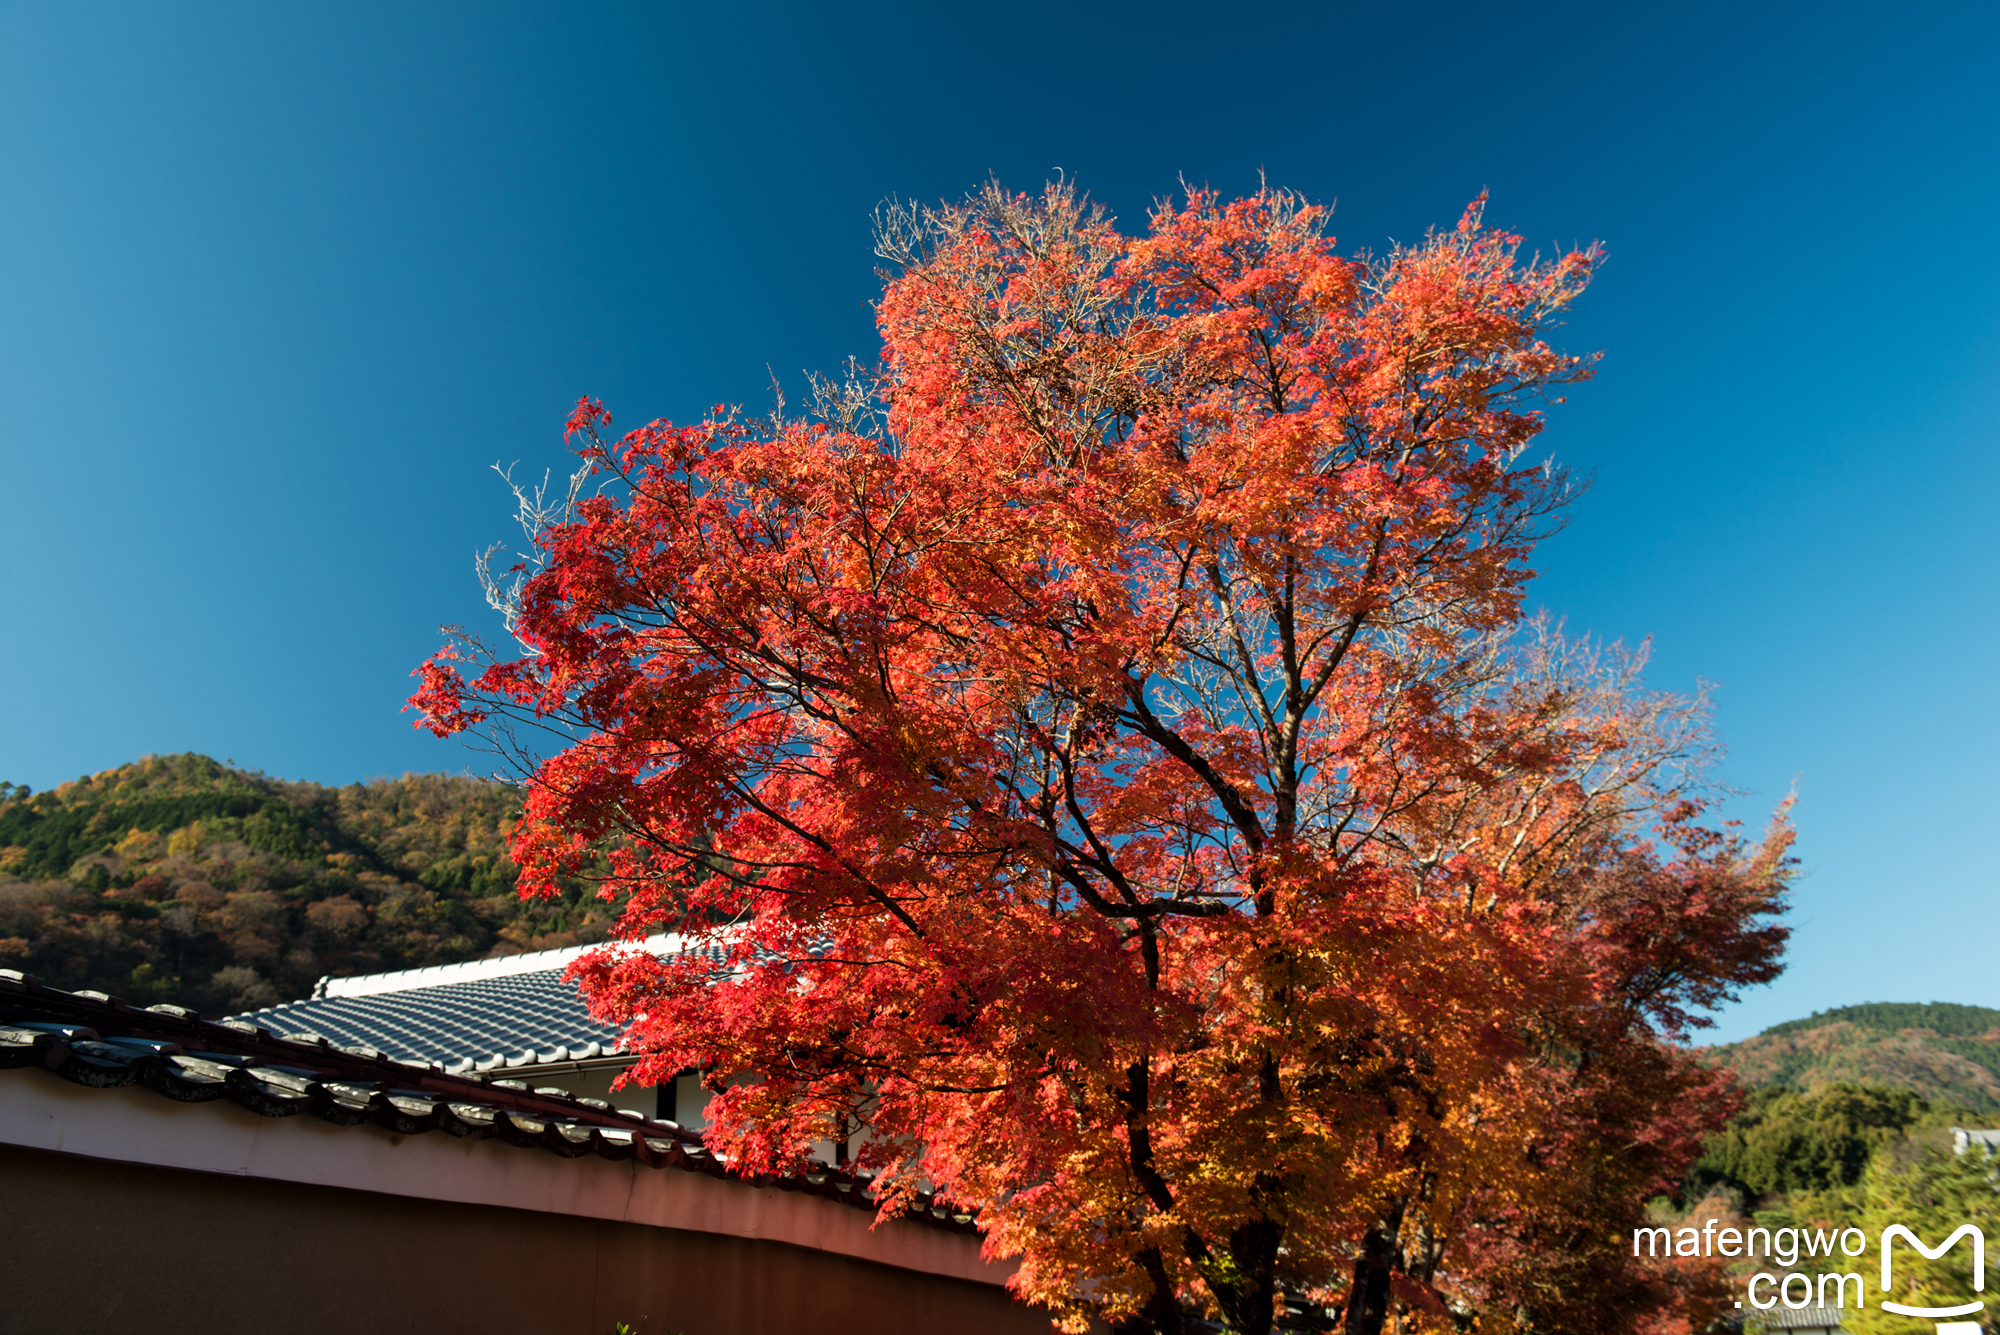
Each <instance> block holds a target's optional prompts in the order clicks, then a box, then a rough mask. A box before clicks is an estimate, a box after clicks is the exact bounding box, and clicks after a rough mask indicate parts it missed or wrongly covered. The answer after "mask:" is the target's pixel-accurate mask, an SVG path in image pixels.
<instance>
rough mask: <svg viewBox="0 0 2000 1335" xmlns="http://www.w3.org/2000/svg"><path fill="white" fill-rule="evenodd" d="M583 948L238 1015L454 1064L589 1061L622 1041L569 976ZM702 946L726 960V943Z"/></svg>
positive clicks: (318, 991) (675, 941)
mask: <svg viewBox="0 0 2000 1335" xmlns="http://www.w3.org/2000/svg"><path fill="white" fill-rule="evenodd" d="M645 946H646V948H648V949H651V950H654V951H655V952H658V953H667V952H669V951H677V950H681V949H684V948H686V947H685V946H684V945H683V943H682V941H681V940H680V939H679V938H675V937H653V938H651V939H650V940H648V941H647V942H646V943H645ZM587 949H590V947H583V946H579V947H574V948H570V949H566V950H545V951H538V952H535V953H533V954H527V955H510V956H505V957H503V958H500V959H492V960H471V961H467V962H466V963H463V964H446V965H438V966H434V967H431V968H425V969H405V970H402V971H400V972H397V973H383V974H369V975H364V976H362V977H357V978H322V979H321V980H320V983H319V986H318V987H317V988H315V989H314V995H313V997H312V998H311V999H309V1000H306V1001H291V1002H286V1003H284V1004H283V1005H279V1006H271V1007H268V1008H266V1009H264V1010H259V1011H251V1012H249V1013H247V1014H244V1015H241V1016H238V1017H236V1018H238V1019H241V1020H243V1021H245V1022H247V1023H250V1024H254V1025H257V1026H259V1027H261V1028H264V1029H268V1030H270V1031H271V1032H272V1033H274V1034H279V1035H285V1034H300V1035H304V1036H306V1037H307V1038H309V1039H311V1038H325V1039H327V1040H328V1041H329V1042H332V1043H333V1044H335V1045H337V1046H341V1047H369V1048H377V1049H380V1050H381V1051H382V1052H385V1053H387V1054H388V1055H389V1056H391V1057H395V1058H399V1059H401V1060H403V1061H415V1062H425V1063H436V1064H438V1065H440V1066H442V1067H444V1068H445V1069H446V1070H447V1071H451V1072H454V1073H463V1072H468V1071H482V1072H483V1071H495V1070H500V1069H502V1068H513V1067H521V1066H535V1065H547V1064H551V1063H555V1062H566V1061H588V1060H590V1059H592V1058H596V1057H607V1056H611V1055H614V1054H616V1053H618V1052H620V1051H622V1048H621V1047H620V1044H619V1031H618V1028H617V1026H615V1025H608V1024H601V1023H599V1022H598V1021H596V1020H593V1019H592V1018H591V1017H590V1012H589V1011H588V1010H587V1009H585V1007H584V1004H583V1001H582V1000H581V999H580V998H579V997H578V995H577V990H576V985H575V984H574V983H566V982H564V981H563V971H564V970H565V969H566V968H568V966H569V965H570V963H571V962H572V961H573V960H575V959H576V958H577V957H578V956H579V955H582V954H583V953H584V951H585V950H587ZM705 953H707V954H708V955H709V956H710V957H711V958H713V959H714V960H715V961H716V963H718V964H720V963H721V958H720V957H721V949H720V947H716V946H712V945H711V946H709V947H707V948H706V951H705Z"/></svg>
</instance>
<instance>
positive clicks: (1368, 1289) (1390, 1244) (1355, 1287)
mask: <svg viewBox="0 0 2000 1335" xmlns="http://www.w3.org/2000/svg"><path fill="white" fill-rule="evenodd" d="M1402 1226H1403V1205H1402V1202H1400V1201H1399V1202H1397V1204H1396V1208H1395V1209H1393V1210H1391V1211H1390V1212H1389V1216H1388V1217H1387V1218H1386V1219H1384V1220H1382V1222H1380V1223H1379V1224H1377V1225H1375V1227H1373V1228H1371V1229H1369V1230H1368V1232H1367V1234H1366V1236H1364V1237H1363V1238H1362V1239H1361V1254H1360V1255H1358V1256H1356V1257H1355V1258H1354V1282H1353V1284H1352V1286H1351V1287H1350V1288H1349V1289H1348V1291H1347V1314H1346V1319H1345V1320H1343V1321H1342V1322H1341V1325H1340V1329H1341V1335H1382V1327H1383V1326H1384V1325H1386V1324H1387V1322H1388V1320H1389V1278H1390V1276H1391V1275H1392V1274H1394V1273H1395V1269H1396V1243H1397V1234H1398V1233H1400V1232H1401V1230H1402Z"/></svg>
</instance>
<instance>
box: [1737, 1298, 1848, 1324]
mask: <svg viewBox="0 0 2000 1335" xmlns="http://www.w3.org/2000/svg"><path fill="white" fill-rule="evenodd" d="M1843 1315H1844V1313H1842V1312H1841V1310H1840V1309H1839V1308H1838V1307H1798V1308H1794V1307H1786V1306H1784V1305H1782V1304H1780V1305H1779V1306H1777V1307H1774V1308H1772V1309H1771V1310H1770V1311H1768V1312H1759V1313H1758V1314H1757V1316H1756V1323H1757V1324H1758V1325H1761V1326H1762V1327H1763V1328H1764V1329H1765V1330H1838V1329H1839V1328H1840V1318H1841V1317H1842V1316H1843Z"/></svg>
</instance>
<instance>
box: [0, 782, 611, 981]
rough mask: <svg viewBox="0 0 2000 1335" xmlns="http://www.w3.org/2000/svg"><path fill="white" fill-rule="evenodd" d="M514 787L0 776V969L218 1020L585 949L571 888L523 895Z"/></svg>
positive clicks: (587, 902) (584, 901)
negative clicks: (360, 978)
mask: <svg viewBox="0 0 2000 1335" xmlns="http://www.w3.org/2000/svg"><path fill="white" fill-rule="evenodd" d="M519 811H520V794H519V792H518V790H517V789H515V788H513V787H511V786H508V785H504V784H499V783H494V782H490V781H487V780H482V779H475V778H469V777H450V776H445V775H434V774H433V775H405V776H403V777H402V778H400V779H378V780H375V781H373V782H370V783H361V784H350V785H347V786H346V787H339V788H333V787H325V786H322V785H319V784H312V783H288V782H284V781H281V780H277V779H271V778H268V777H266V776H264V775H261V774H251V773H245V772H243V771H240V770H236V769H232V768H230V767H228V766H225V765H222V764H219V763H217V762H216V761H214V760H211V759H209V758H208V757H207V756H202V755H193V754H189V755H176V756H164V757H147V758H145V759H142V760H140V761H137V762H135V763H133V764H130V765H125V766H122V767H120V768H118V769H114V770H107V771H105V772H104V773H102V774H97V775H89V776H85V777H82V778H79V779H77V780H76V781H75V782H73V783H65V784H62V785H61V786H59V787H57V788H55V789H53V790H50V791H46V792H39V793H37V792H31V791H30V790H29V789H28V788H27V787H26V786H24V785H18V784H12V783H0V968H10V969H18V970H21V971H23V972H25V973H29V974H33V975H36V976H38V977H39V978H41V979H42V980H43V981H44V982H47V983H49V984H52V985H54V986H57V987H63V988H69V989H81V988H92V989H97V990H100V991H104V992H109V993H112V994H114V995H118V996H122V997H125V998H126V999H128V1000H130V1001H132V1002H134V1003H136V1004H141V1005H144V1004H150V1003H153V1002H159V1001H173V1002H178V1003H180V1004H183V1005H190V1006H194V1007H196V1008H198V1009H200V1010H202V1011H204V1012H208V1013H213V1014H225V1013H231V1012H235V1011H241V1010H247V1009H252V1008H255V1007H258V1006H266V1005H270V1004H272V1003H273V1002H277V1001H281V1000H286V999H290V998H296V997H302V996H305V995H307V993H308V992H309V991H310V990H311V988H312V986H313V983H314V982H315V981H316V980H317V979H318V978H319V977H320V976H321V975H323V974H351V973H367V972H373V971H377V970H383V969H398V968H411V967H417V966H421V965H428V964H440V963H447V962H450V961H455V960H462V959H469V958H477V957H480V956H484V955H489V954H503V953H511V952H514V951H520V950H533V949H545V948H549V947H554V946H563V945H574V944H578V943H582V942H588V941H596V940H601V939H603V937H604V935H605V932H606V930H607V929H608V927H609V925H610V923H611V921H612V919H613V917H614V911H615V910H614V906H612V905H608V904H605V903H602V902H600V901H598V900H597V899H596V898H595V897H594V895H592V894H591V893H590V892H589V890H588V888H587V886H586V885H584V884H583V883H582V882H579V883H577V884H574V885H570V886H566V887H565V888H564V893H563V894H562V896H561V897H560V898H559V899H552V900H531V901H526V902H524V901H522V900H521V899H520V898H519V896H518V895H517V894H516V893H515V879H516V875H517V872H516V869H515V867H514V864H513V862H512V861H510V860H509V858H508V856H507V849H506V836H507V832H508V830H509V829H510V828H511V826H512V824H513V822H514V820H515V819H516V818H517V816H518V814H519Z"/></svg>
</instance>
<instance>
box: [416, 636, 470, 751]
mask: <svg viewBox="0 0 2000 1335" xmlns="http://www.w3.org/2000/svg"><path fill="white" fill-rule="evenodd" d="M457 658H458V653H457V651H456V650H454V649H452V648H450V647H446V648H444V649H441V650H439V651H438V652H437V653H436V654H434V655H432V656H431V657H430V658H429V659H427V660H425V662H424V663H423V664H422V666H420V667H418V668H417V670H416V671H414V672H412V673H411V674H410V675H411V676H413V677H417V678H419V679H420V680H421V681H422V683H423V684H422V685H421V686H419V687H418V688H417V691H416V693H415V694H414V695H412V696H411V697H410V699H409V703H408V704H406V705H404V706H403V709H404V711H405V712H408V711H409V710H412V709H414V710H415V711H417V719H416V723H415V726H416V727H419V728H429V729H430V730H431V732H432V733H434V734H435V735H437V736H439V737H449V736H451V735H452V734H453V733H456V732H463V731H465V730H466V729H467V728H472V727H477V726H478V725H479V724H481V723H484V722H485V721H486V720H487V719H488V718H489V717H490V714H489V713H488V711H486V710H484V709H480V708H477V707H474V708H472V709H467V708H466V707H465V693H466V687H465V678H464V677H462V676H460V675H459V672H458V669H457V668H455V667H453V666H452V662H453V661H454V660H455V659H457Z"/></svg>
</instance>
